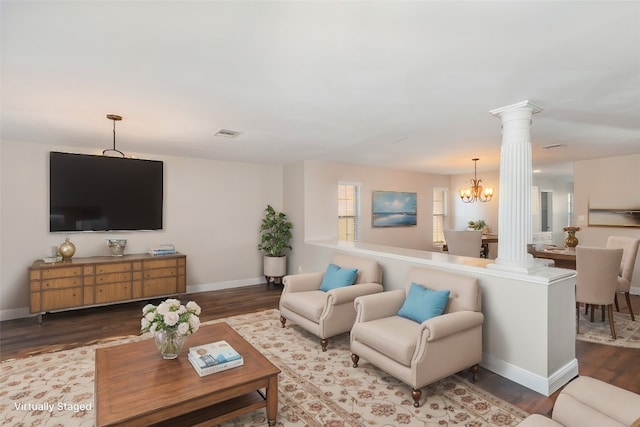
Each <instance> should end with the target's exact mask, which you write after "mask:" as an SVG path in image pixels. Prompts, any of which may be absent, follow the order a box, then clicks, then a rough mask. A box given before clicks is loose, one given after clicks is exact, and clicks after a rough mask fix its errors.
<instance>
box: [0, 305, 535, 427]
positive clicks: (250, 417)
mask: <svg viewBox="0 0 640 427" xmlns="http://www.w3.org/2000/svg"><path fill="white" fill-rule="evenodd" d="M220 321H225V322H227V323H229V324H230V325H231V326H232V327H233V328H234V329H236V330H237V331H238V332H239V333H240V334H241V335H243V336H244V337H245V338H246V339H247V340H248V341H249V342H251V343H252V344H253V345H254V346H255V347H256V348H258V349H260V351H261V352H262V353H263V354H264V355H265V356H267V357H268V358H269V359H270V360H271V361H272V362H273V363H274V364H276V365H277V366H278V367H279V368H280V369H281V370H282V373H281V374H280V377H279V387H278V388H279V393H280V396H279V402H278V425H279V426H326V427H342V426H362V427H365V426H400V425H402V426H422V427H430V426H434V427H435V426H468V427H480V426H515V425H517V424H518V423H519V422H520V421H522V419H524V418H525V417H526V416H527V414H526V413H525V412H524V411H522V410H520V409H518V408H517V407H515V406H513V405H511V404H509V403H507V402H505V401H502V400H500V399H498V398H497V397H495V396H493V395H491V394H489V393H487V392H484V391H483V390H481V389H480V388H478V387H476V386H474V385H473V384H471V383H470V382H468V381H467V380H466V379H461V378H458V377H457V376H456V375H452V376H450V377H448V378H445V379H443V380H441V381H439V382H437V383H434V384H431V385H430V386H427V387H425V388H423V400H422V406H421V407H420V408H414V407H413V405H412V403H413V401H412V399H411V397H410V391H411V390H410V387H408V386H406V385H404V384H402V383H400V382H399V381H398V380H396V379H395V378H393V377H390V376H388V375H387V374H385V373H384V372H383V371H380V370H378V369H377V368H375V367H373V366H372V365H370V364H369V363H367V362H366V360H361V361H360V365H359V367H358V368H353V367H352V366H351V359H350V355H351V353H350V351H349V337H348V334H342V335H340V336H338V337H336V338H334V339H332V340H331V341H330V346H329V350H328V351H327V352H324V353H323V352H322V351H321V350H320V345H319V340H318V339H317V338H316V337H315V336H313V335H311V334H308V333H307V332H306V331H304V330H302V329H300V328H298V327H297V326H295V325H287V327H286V328H284V329H283V328H281V327H280V322H279V315H278V311H277V310H267V311H263V312H258V313H252V314H247V315H242V316H235V317H230V318H226V319H220V320H217V321H213V322H207V323H215V322H220ZM148 338H149V336H148V335H145V336H141V337H128V338H123V339H119V340H115V341H111V342H106V343H100V344H96V345H91V346H86V347H81V348H78V349H74V350H65V351H60V352H56V353H49V354H43V355H38V356H33V357H29V358H25V359H15V360H10V361H5V362H3V363H2V365H1V367H2V370H1V374H0V375H1V377H0V384H2V389H1V390H0V414H2V415H0V424H2V425H9V426H36V425H37V426H73V427H78V426H92V425H93V424H94V421H95V408H94V407H93V392H94V353H95V348H97V347H105V346H111V345H116V344H122V343H125V342H131V341H138V340H142V339H148ZM149 345H153V343H152V342H150V343H149ZM187 345H188V341H187ZM183 356H184V355H181V356H180V357H183ZM264 425H267V423H266V416H265V412H264V410H259V411H255V412H252V413H249V414H247V415H245V416H242V417H239V418H236V419H234V420H232V421H230V422H227V423H225V424H224V426H225V427H230V426H235V427H240V426H243V427H249V426H264Z"/></svg>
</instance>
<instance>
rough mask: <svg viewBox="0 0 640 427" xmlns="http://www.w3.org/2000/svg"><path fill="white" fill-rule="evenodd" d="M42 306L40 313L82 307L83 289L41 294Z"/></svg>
mask: <svg viewBox="0 0 640 427" xmlns="http://www.w3.org/2000/svg"><path fill="white" fill-rule="evenodd" d="M41 295H42V304H41V306H40V310H39V311H49V310H58V309H61V308H71V307H79V306H81V305H82V289H81V288H75V289H64V290H53V291H45V292H42V293H41Z"/></svg>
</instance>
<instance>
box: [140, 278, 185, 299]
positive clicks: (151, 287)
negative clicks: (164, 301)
mask: <svg viewBox="0 0 640 427" xmlns="http://www.w3.org/2000/svg"><path fill="white" fill-rule="evenodd" d="M177 284H178V283H177V279H176V278H175V277H164V278H161V279H148V280H145V281H144V285H143V289H142V292H143V294H144V296H145V297H152V296H160V295H167V294H175V293H177V292H176V290H177Z"/></svg>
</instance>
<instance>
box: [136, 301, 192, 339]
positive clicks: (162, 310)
mask: <svg viewBox="0 0 640 427" xmlns="http://www.w3.org/2000/svg"><path fill="white" fill-rule="evenodd" d="M200 312H201V309H200V306H199V305H198V304H196V303H195V302H193V301H189V302H188V303H187V304H186V305H182V304H180V301H179V300H177V299H173V298H170V299H168V300H166V301H163V302H161V303H160V304H158V306H155V305H153V304H147V305H145V306H144V308H143V309H142V320H141V322H140V330H141V331H142V332H151V334H152V335H153V336H155V335H156V334H157V333H158V332H166V333H173V334H177V335H180V336H187V335H191V334H193V333H194V332H196V331H197V330H198V328H199V327H200V318H199V317H198V316H200Z"/></svg>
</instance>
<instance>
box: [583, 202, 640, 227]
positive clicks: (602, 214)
mask: <svg viewBox="0 0 640 427" xmlns="http://www.w3.org/2000/svg"><path fill="white" fill-rule="evenodd" d="M589 226H594V227H597V226H601V227H640V206H637V207H635V208H633V209H629V208H619V209H611V208H592V207H589Z"/></svg>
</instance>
